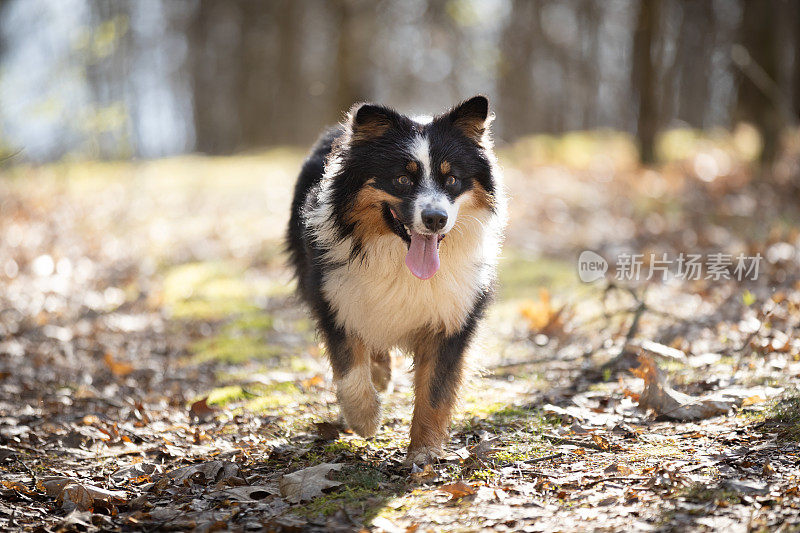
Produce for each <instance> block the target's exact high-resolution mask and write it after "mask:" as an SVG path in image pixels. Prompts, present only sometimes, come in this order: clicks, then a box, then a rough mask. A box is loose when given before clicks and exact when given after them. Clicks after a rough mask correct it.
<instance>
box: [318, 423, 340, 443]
mask: <svg viewBox="0 0 800 533" xmlns="http://www.w3.org/2000/svg"><path fill="white" fill-rule="evenodd" d="M314 425H315V426H316V427H317V435H319V438H320V439H322V440H325V441H328V440H336V439H338V438H339V428H337V427H336V426H335V425H334V424H331V423H330V422H317V423H315V424H314Z"/></svg>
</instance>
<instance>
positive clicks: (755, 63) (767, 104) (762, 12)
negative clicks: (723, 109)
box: [734, 0, 782, 165]
mask: <svg viewBox="0 0 800 533" xmlns="http://www.w3.org/2000/svg"><path fill="white" fill-rule="evenodd" d="M776 14H777V13H776V9H775V6H774V5H773V4H772V2H763V1H761V0H744V10H743V13H742V24H741V27H740V28H739V39H740V43H741V46H742V47H743V48H744V50H741V51H740V52H739V53H738V54H736V56H735V57H734V59H735V60H736V62H737V65H738V67H739V70H740V73H739V91H738V93H737V100H736V111H735V113H734V120H735V121H736V122H739V121H746V122H750V123H752V124H754V125H755V126H756V127H757V128H758V130H759V132H760V133H761V138H762V142H763V149H762V151H761V163H762V164H764V165H770V164H771V163H772V162H773V161H775V158H776V156H777V154H778V144H779V140H780V132H781V129H782V117H781V111H780V102H778V101H776V97H778V98H779V97H780V96H779V95H777V94H776V93H775V91H774V89H775V88H776V87H777V85H776V81H777V79H778V75H779V64H780V58H779V51H780V48H779V46H780V44H779V42H778V39H777V35H778V34H777V32H776V27H777V23H778V21H777V18H776Z"/></svg>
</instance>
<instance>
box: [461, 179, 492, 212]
mask: <svg viewBox="0 0 800 533" xmlns="http://www.w3.org/2000/svg"><path fill="white" fill-rule="evenodd" d="M465 194H467V195H468V196H469V199H468V200H467V201H466V202H464V208H466V209H476V210H491V209H492V207H493V206H494V201H495V200H494V197H493V196H492V195H491V194H489V192H488V191H487V190H486V189H484V188H483V186H482V185H481V184H480V183H478V182H475V184H474V185H473V187H472V190H469V191H467V192H466V193H465Z"/></svg>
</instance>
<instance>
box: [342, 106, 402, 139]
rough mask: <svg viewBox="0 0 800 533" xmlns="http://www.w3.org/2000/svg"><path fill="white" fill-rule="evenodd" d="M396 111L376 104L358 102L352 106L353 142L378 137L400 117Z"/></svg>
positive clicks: (350, 119)
mask: <svg viewBox="0 0 800 533" xmlns="http://www.w3.org/2000/svg"><path fill="white" fill-rule="evenodd" d="M398 116H399V115H398V114H397V112H396V111H394V110H392V109H389V108H388V107H384V106H381V105H376V104H356V105H354V106H353V107H351V108H350V112H349V113H348V123H349V125H350V132H351V136H350V139H351V140H352V141H353V142H363V141H370V140H372V139H377V138H378V137H380V136H381V135H383V134H384V133H386V130H388V129H389V128H390V127H391V125H392V122H394V121H395V120H396V119H397V118H398Z"/></svg>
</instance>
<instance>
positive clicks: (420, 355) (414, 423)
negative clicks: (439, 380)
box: [408, 332, 462, 464]
mask: <svg viewBox="0 0 800 533" xmlns="http://www.w3.org/2000/svg"><path fill="white" fill-rule="evenodd" d="M414 344H415V347H414V416H413V418H412V420H411V435H410V436H411V443H410V444H409V447H408V461H409V462H416V463H417V464H420V462H428V461H430V460H432V459H434V458H435V457H438V456H440V455H441V454H442V448H443V445H444V444H445V443H446V442H447V440H448V437H449V431H448V429H449V425H450V416H451V414H452V410H453V405H454V404H455V399H456V395H455V394H445V395H444V396H443V400H442V401H441V402H439V405H437V406H436V407H435V408H434V407H433V405H431V382H432V380H433V377H434V369H435V365H436V358H437V355H438V353H437V351H438V349H439V345H438V343H437V342H436V341H434V339H433V335H432V333H431V332H421V333H420V334H418V335H416V338H415V342H414ZM458 372H459V375H458V376H454V377H455V383H456V387H458V386H460V383H461V373H462V370H461V369H459V370H458Z"/></svg>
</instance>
